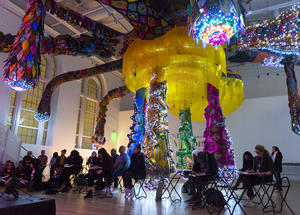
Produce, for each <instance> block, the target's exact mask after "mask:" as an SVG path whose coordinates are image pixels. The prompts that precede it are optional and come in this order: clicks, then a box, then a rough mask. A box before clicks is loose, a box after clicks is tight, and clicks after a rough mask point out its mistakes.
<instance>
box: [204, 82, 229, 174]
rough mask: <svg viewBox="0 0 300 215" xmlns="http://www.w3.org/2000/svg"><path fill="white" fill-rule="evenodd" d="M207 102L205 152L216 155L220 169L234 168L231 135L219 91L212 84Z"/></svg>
mask: <svg viewBox="0 0 300 215" xmlns="http://www.w3.org/2000/svg"><path fill="white" fill-rule="evenodd" d="M207 100H208V105H207V108H206V109H205V119H206V128H205V131H204V133H203V137H204V138H205V140H204V144H203V151H204V152H209V153H211V154H215V157H216V160H217V163H218V167H219V168H221V169H222V168H224V167H230V168H234V167H235V160H234V155H233V151H232V149H231V142H230V139H229V135H228V132H227V130H226V128H225V118H224V116H223V113H222V108H221V106H220V101H219V90H218V89H217V88H215V87H214V86H212V85H211V84H207Z"/></svg>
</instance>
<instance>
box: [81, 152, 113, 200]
mask: <svg viewBox="0 0 300 215" xmlns="http://www.w3.org/2000/svg"><path fill="white" fill-rule="evenodd" d="M112 176H113V162H112V158H111V157H110V155H109V154H108V153H107V152H106V150H105V149H104V148H101V149H99V151H98V158H97V165H96V166H94V168H93V169H91V171H89V175H88V189H87V194H86V195H85V196H84V198H85V199H87V198H92V197H93V193H92V189H93V186H94V182H95V181H96V180H97V181H98V180H100V183H101V184H100V186H101V188H103V186H104V185H103V179H104V180H106V183H107V184H106V185H107V186H110V183H111V179H112ZM101 188H100V189H101Z"/></svg>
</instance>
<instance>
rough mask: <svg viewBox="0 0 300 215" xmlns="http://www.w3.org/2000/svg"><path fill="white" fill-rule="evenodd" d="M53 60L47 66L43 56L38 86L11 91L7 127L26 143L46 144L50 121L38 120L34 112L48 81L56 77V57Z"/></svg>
mask: <svg viewBox="0 0 300 215" xmlns="http://www.w3.org/2000/svg"><path fill="white" fill-rule="evenodd" d="M51 62H52V64H51V65H50V66H47V59H46V58H45V57H44V56H42V59H41V66H40V69H41V73H40V81H39V84H38V86H36V87H35V88H34V89H32V88H31V89H30V90H27V91H24V92H16V91H14V90H12V92H11V100H10V108H9V113H8V118H7V122H6V123H7V127H8V128H10V129H11V130H12V131H13V132H14V133H15V134H17V136H19V137H20V138H21V139H22V142H23V143H25V144H38V145H46V138H47V128H48V122H46V123H39V122H38V121H36V120H35V119H34V112H35V110H36V109H37V107H38V105H39V102H40V100H41V97H42V95H43V91H44V88H45V86H46V83H47V82H49V81H50V80H51V79H52V78H53V77H54V72H55V63H54V58H52V59H51Z"/></svg>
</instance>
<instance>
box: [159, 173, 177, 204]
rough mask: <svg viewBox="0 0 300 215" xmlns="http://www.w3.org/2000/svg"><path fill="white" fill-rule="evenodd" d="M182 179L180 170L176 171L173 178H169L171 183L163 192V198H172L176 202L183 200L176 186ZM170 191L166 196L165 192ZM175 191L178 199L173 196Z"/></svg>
mask: <svg viewBox="0 0 300 215" xmlns="http://www.w3.org/2000/svg"><path fill="white" fill-rule="evenodd" d="M180 179H181V177H180V172H176V173H175V174H174V175H173V177H171V179H169V183H168V185H167V186H166V187H165V188H164V190H163V192H162V195H161V196H162V198H161V199H170V200H171V201H172V202H176V201H181V200H182V197H181V196H180V194H179V193H178V191H177V189H176V186H177V184H178V182H179V180H180ZM166 192H167V193H168V194H167V196H165V197H164V194H165V193H166ZM173 192H175V195H176V196H177V198H176V199H173V198H172V193H173Z"/></svg>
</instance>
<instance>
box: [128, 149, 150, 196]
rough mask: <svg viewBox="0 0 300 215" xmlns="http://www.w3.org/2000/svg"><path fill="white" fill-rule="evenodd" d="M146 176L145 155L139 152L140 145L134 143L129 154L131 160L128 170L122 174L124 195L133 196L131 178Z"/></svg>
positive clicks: (143, 177) (137, 178)
mask: <svg viewBox="0 0 300 215" xmlns="http://www.w3.org/2000/svg"><path fill="white" fill-rule="evenodd" d="M145 178H146V164H145V156H144V154H143V153H142V152H141V145H136V146H135V147H134V150H133V155H132V156H131V162H130V166H129V168H128V170H127V171H126V172H125V173H124V174H123V181H124V187H125V197H130V198H133V197H134V190H133V189H132V187H133V186H132V179H134V180H139V179H145Z"/></svg>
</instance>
